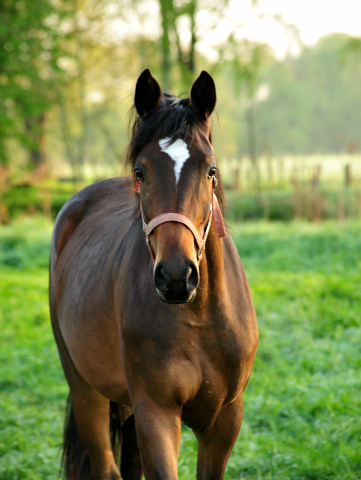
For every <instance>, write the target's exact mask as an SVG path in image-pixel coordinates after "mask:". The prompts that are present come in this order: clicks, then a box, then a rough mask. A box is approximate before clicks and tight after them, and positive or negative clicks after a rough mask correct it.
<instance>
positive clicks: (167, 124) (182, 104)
mask: <svg viewBox="0 0 361 480" xmlns="http://www.w3.org/2000/svg"><path fill="white" fill-rule="evenodd" d="M129 131H130V136H131V140H130V143H129V146H128V149H127V154H126V159H125V167H126V168H128V169H130V170H132V169H133V168H134V165H135V162H136V159H137V157H138V155H139V153H140V152H141V150H142V149H143V148H144V147H145V146H146V145H147V144H148V143H149V142H151V141H157V142H159V140H161V139H164V138H167V139H169V143H173V142H175V141H176V140H178V139H181V140H184V141H185V142H186V143H187V142H188V143H190V144H191V143H192V142H193V141H194V139H195V138H196V137H197V135H196V134H197V132H200V133H202V134H203V135H204V134H205V133H206V134H207V137H208V140H209V142H210V143H211V145H212V129H211V125H210V122H209V120H204V119H201V118H200V117H199V116H198V115H197V113H196V112H195V111H194V110H193V109H192V108H191V105H190V99H189V98H179V97H175V96H174V95H172V94H171V93H169V92H162V98H161V101H160V103H159V105H158V107H157V108H156V109H155V110H154V111H153V112H151V113H150V114H149V115H148V116H147V118H145V119H144V120H143V119H141V118H140V117H139V115H138V114H137V111H136V108H135V106H134V105H133V107H132V108H131V110H130V115H129ZM217 179H218V185H217V187H216V191H215V193H216V195H217V197H218V201H219V203H220V206H221V209H222V211H224V206H225V197H224V192H223V183H222V179H221V177H220V174H219V172H217Z"/></svg>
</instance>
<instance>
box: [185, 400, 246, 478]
mask: <svg viewBox="0 0 361 480" xmlns="http://www.w3.org/2000/svg"><path fill="white" fill-rule="evenodd" d="M242 415H243V400H242V397H240V398H238V399H237V400H235V401H234V402H232V403H230V404H228V405H225V406H223V407H222V409H221V411H220V412H219V414H218V416H217V419H216V421H215V423H214V425H213V426H212V427H211V428H210V429H209V430H206V431H205V432H194V433H195V435H196V437H197V440H198V461H197V480H222V479H223V476H224V471H225V468H226V465H227V460H228V458H229V455H230V453H231V451H232V448H233V445H234V443H235V441H236V439H237V435H238V433H239V430H240V428H241V423H242Z"/></svg>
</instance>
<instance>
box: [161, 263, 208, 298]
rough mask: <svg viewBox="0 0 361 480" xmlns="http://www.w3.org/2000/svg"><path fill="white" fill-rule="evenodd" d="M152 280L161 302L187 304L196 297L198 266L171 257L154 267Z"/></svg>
mask: <svg viewBox="0 0 361 480" xmlns="http://www.w3.org/2000/svg"><path fill="white" fill-rule="evenodd" d="M153 280H154V285H155V288H156V290H157V293H158V296H159V298H160V299H161V300H162V301H163V302H166V303H187V302H190V301H192V300H194V298H195V296H196V292H197V287H198V284H199V270H198V265H196V264H195V263H194V262H193V261H192V260H190V259H187V258H184V257H177V258H174V257H173V258H171V259H169V260H167V261H166V260H165V259H162V260H160V261H159V262H158V263H157V264H156V265H155V268H154V274H153Z"/></svg>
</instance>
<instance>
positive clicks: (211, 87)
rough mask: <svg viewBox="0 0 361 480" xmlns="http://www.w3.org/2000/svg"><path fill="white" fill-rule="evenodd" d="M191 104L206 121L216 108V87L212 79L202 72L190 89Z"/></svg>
mask: <svg viewBox="0 0 361 480" xmlns="http://www.w3.org/2000/svg"><path fill="white" fill-rule="evenodd" d="M190 97H191V104H192V107H193V108H194V110H195V111H196V112H197V114H198V115H199V116H200V117H201V118H202V119H204V120H206V119H207V118H208V117H209V116H210V114H211V113H212V112H213V109H214V107H215V106H216V100H217V97H216V86H215V84H214V81H213V78H212V77H211V76H210V75H209V73H207V72H206V71H204V70H203V72H202V73H201V74H200V75H199V77H198V78H197V80H195V81H194V83H193V85H192V88H191V93H190Z"/></svg>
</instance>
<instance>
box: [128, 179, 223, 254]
mask: <svg viewBox="0 0 361 480" xmlns="http://www.w3.org/2000/svg"><path fill="white" fill-rule="evenodd" d="M216 185H217V179H216V178H215V177H213V180H212V197H211V198H212V202H211V203H210V208H209V217H208V222H207V225H206V227H205V229H204V233H203V237H201V236H200V235H199V232H198V229H197V227H196V226H195V225H194V223H193V222H192V221H191V220H190V219H189V218H188V217H186V216H185V215H182V214H181V213H171V212H169V213H162V214H161V215H158V216H157V217H154V218H153V219H152V220H151V221H150V222H149V223H147V222H146V221H145V218H144V214H143V208H142V202H140V213H141V216H142V222H143V230H144V233H145V241H146V242H147V245H148V248H149V250H150V253H151V255H152V259H153V263H154V262H155V252H154V250H153V247H152V245H151V243H150V239H149V236H150V234H151V233H152V232H153V230H154V229H155V228H156V227H158V225H161V224H162V223H166V222H178V223H183V225H185V226H186V227H188V228H189V230H190V231H191V232H192V233H193V237H194V240H195V242H196V244H197V247H198V253H197V259H198V263H199V262H200V261H201V258H202V255H203V251H204V247H205V245H206V240H207V236H208V233H209V229H210V226H211V222H212V217H213V218H214V225H215V227H216V233H217V237H218V238H223V237H225V236H226V235H227V233H226V228H225V226H224V221H223V216H222V212H221V209H220V207H219V203H218V199H217V197H216V195H215V193H214V187H215V186H216ZM134 190H135V191H136V192H137V193H140V182H137V183H136V184H135V189H134Z"/></svg>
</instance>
